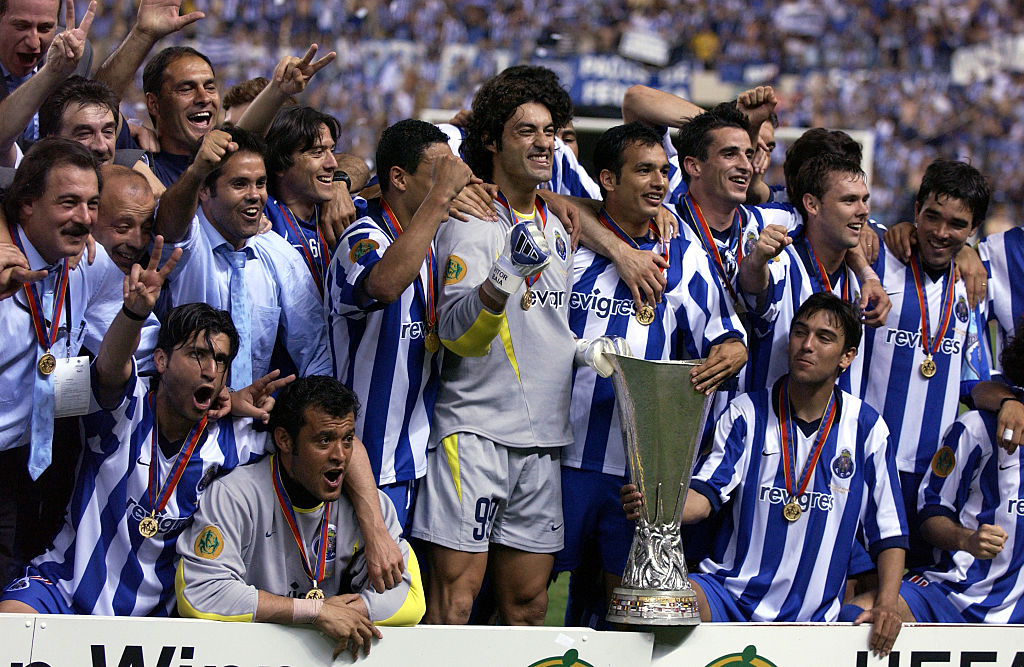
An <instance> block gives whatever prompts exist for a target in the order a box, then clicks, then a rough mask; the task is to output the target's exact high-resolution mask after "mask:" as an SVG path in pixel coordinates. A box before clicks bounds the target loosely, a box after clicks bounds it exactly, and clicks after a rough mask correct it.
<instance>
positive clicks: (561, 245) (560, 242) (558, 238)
mask: <svg viewBox="0 0 1024 667" xmlns="http://www.w3.org/2000/svg"><path fill="white" fill-rule="evenodd" d="M555 252H557V253H558V256H559V257H561V258H562V260H563V261H564V260H565V254H566V245H565V239H564V238H562V235H561V234H560V233H559V232H558V230H557V229H556V230H555Z"/></svg>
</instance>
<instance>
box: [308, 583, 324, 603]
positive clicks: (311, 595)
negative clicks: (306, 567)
mask: <svg viewBox="0 0 1024 667" xmlns="http://www.w3.org/2000/svg"><path fill="white" fill-rule="evenodd" d="M306 599H307V600H323V599H324V592H323V591H322V590H320V589H319V588H317V587H316V586H314V587H313V588H311V589H309V592H308V593H306Z"/></svg>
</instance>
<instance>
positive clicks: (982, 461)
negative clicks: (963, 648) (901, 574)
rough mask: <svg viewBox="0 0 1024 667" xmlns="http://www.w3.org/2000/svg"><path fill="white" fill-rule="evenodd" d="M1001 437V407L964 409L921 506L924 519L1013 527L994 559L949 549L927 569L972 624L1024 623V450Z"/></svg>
mask: <svg viewBox="0 0 1024 667" xmlns="http://www.w3.org/2000/svg"><path fill="white" fill-rule="evenodd" d="M995 439H996V415H995V414H994V413H992V412H982V411H971V412H967V413H965V414H963V415H961V416H960V418H959V419H957V420H956V422H954V423H953V425H952V426H950V427H949V429H948V430H947V431H946V435H945V437H944V438H943V441H942V445H943V446H942V449H941V450H940V451H941V453H942V456H941V457H938V458H937V460H936V463H935V464H934V465H932V466H931V467H930V469H929V470H928V472H927V473H926V474H925V477H924V480H923V481H922V482H921V493H920V496H919V499H918V505H919V507H920V517H921V520H922V521H924V520H925V519H927V518H929V517H933V516H945V517H948V518H949V519H951V520H952V521H954V522H955V523H958V524H960V525H962V526H964V527H965V528H968V529H970V530H977V529H978V526H980V525H981V524H983V523H987V524H995V525H997V526H1000V527H1001V528H1002V529H1003V530H1005V531H1006V533H1007V538H1006V542H1005V543H1004V544H1003V550H1002V551H1001V552H1000V553H999V554H998V555H997V556H996V557H995V558H992V559H989V560H978V559H976V558H975V557H974V556H972V555H971V554H969V553H968V552H966V551H955V552H949V551H944V552H942V556H941V560H940V561H939V563H938V565H937V566H936V567H935V568H934V569H929V570H927V571H925V572H922V573H921V574H922V575H923V576H924V577H925V578H926V579H927V580H928V581H929V582H930V583H938V584H939V586H940V588H941V590H943V591H944V592H945V594H946V597H947V598H948V599H949V601H950V602H952V603H953V605H954V606H955V607H956V608H957V609H959V610H960V613H962V614H963V615H964V620H966V621H967V622H968V623H1024V466H1022V465H1021V453H1022V451H1024V450H1021V449H1017V451H1016V452H1014V453H1013V454H1007V453H1006V451H1005V450H1004V449H1002V448H1001V447H999V446H998V445H997V444H995V442H994V441H995ZM947 448H948V451H946V450H947ZM1018 537H1020V538H1021V540H1018V539H1017V538H1018Z"/></svg>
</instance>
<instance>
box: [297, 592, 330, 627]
mask: <svg viewBox="0 0 1024 667" xmlns="http://www.w3.org/2000/svg"><path fill="white" fill-rule="evenodd" d="M323 607H324V601H323V600H307V599H305V598H292V625H309V624H311V623H315V622H316V619H317V617H318V616H320V610H321V609H323Z"/></svg>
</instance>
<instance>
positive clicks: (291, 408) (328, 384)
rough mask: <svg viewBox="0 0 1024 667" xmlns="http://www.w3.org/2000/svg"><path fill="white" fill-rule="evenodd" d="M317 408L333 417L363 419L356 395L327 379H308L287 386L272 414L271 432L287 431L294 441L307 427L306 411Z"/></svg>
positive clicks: (314, 376)
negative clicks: (280, 429) (360, 416)
mask: <svg viewBox="0 0 1024 667" xmlns="http://www.w3.org/2000/svg"><path fill="white" fill-rule="evenodd" d="M307 408H316V409H318V410H321V411H322V412H325V413H327V414H328V415H330V416H331V417H338V418H343V417H347V416H348V415H352V417H353V418H355V417H358V416H359V397H358V396H356V393H355V392H354V391H352V390H351V389H349V388H348V387H346V386H345V385H343V384H342V383H340V382H338V381H337V380H335V379H334V378H333V377H328V376H326V375H307V376H306V377H301V378H299V379H298V380H295V381H294V382H292V383H291V384H289V385H287V386H285V388H284V389H282V390H281V393H280V394H278V395H277V401H275V403H274V409H273V410H271V411H270V424H269V427H270V432H271V433H273V432H274V431H276V430H277V429H278V427H280V428H283V429H284V430H285V432H286V433H288V435H290V436H291V438H292V441H295V440H298V438H299V431H301V430H302V427H303V425H305V423H306V409H307Z"/></svg>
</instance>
